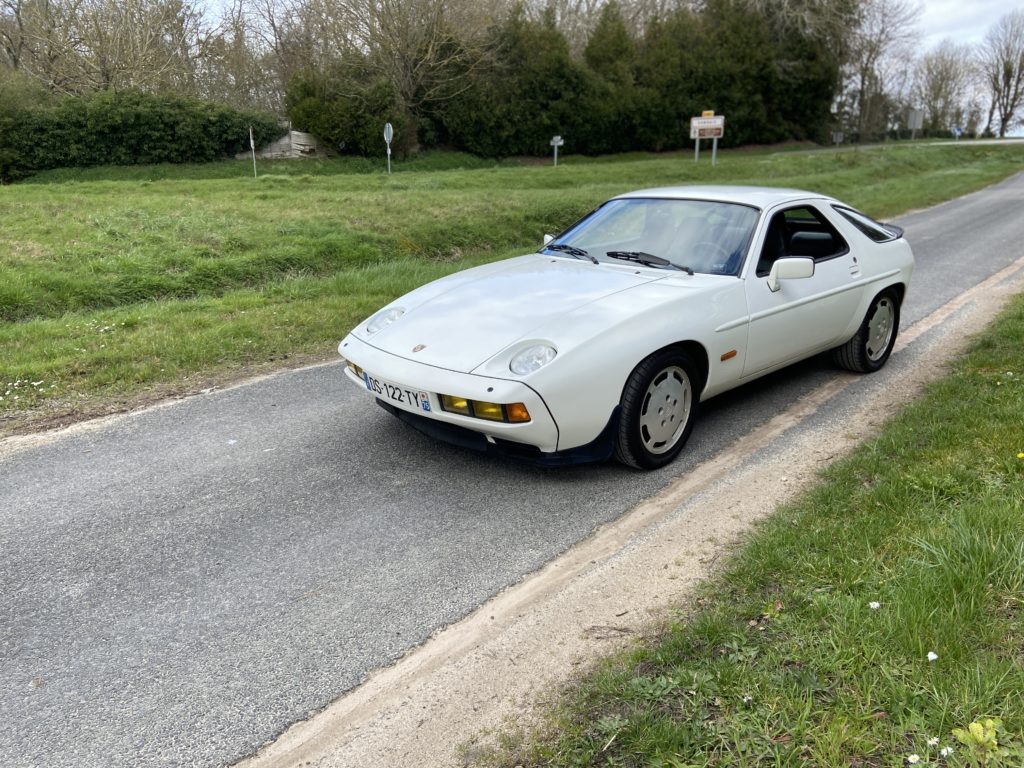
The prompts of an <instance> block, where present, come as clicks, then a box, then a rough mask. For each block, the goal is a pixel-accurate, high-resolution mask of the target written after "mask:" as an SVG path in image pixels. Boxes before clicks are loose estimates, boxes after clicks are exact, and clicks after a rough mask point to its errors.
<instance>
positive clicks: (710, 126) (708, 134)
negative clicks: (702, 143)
mask: <svg viewBox="0 0 1024 768" xmlns="http://www.w3.org/2000/svg"><path fill="white" fill-rule="evenodd" d="M724 134H725V116H724V115H715V116H714V117H691V118H690V138H691V139H720V138H722V136H723V135H724Z"/></svg>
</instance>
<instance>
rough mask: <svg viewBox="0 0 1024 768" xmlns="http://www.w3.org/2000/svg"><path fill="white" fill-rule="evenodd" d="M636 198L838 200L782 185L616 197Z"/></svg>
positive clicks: (760, 202) (769, 202)
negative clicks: (786, 187)
mask: <svg viewBox="0 0 1024 768" xmlns="http://www.w3.org/2000/svg"><path fill="white" fill-rule="evenodd" d="M635 197H656V198H662V199H665V198H668V199H674V200H710V201H713V202H723V203H742V204H745V205H752V206H755V207H757V208H770V207H772V206H775V205H779V204H784V203H790V202H795V201H797V200H807V199H811V198H813V199H818V200H830V201H832V202H838V201H836V200H834V199H833V198H831V197H828V196H827V195H822V194H818V193H816V192H808V191H806V190H803V189H785V188H782V187H748V186H742V185H731V184H719V185H696V184H695V185H693V186H680V187H657V188H654V189H638V190H636V191H635V192H627V193H626V194H624V195H618V196H617V197H616V198H615V199H621V198H635Z"/></svg>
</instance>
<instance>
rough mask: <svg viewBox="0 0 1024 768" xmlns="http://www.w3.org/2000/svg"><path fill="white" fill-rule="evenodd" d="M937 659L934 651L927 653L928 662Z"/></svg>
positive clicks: (937, 655)
mask: <svg viewBox="0 0 1024 768" xmlns="http://www.w3.org/2000/svg"><path fill="white" fill-rule="evenodd" d="M937 658H939V654H937V653H936V652H935V651H928V661H935V660H936V659H937Z"/></svg>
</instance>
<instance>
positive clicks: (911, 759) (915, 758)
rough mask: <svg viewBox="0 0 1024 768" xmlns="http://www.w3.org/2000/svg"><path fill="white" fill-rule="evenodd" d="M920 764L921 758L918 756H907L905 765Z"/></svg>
mask: <svg viewBox="0 0 1024 768" xmlns="http://www.w3.org/2000/svg"><path fill="white" fill-rule="evenodd" d="M920 762H921V756H920V755H908V756H907V764H908V765H917V764H918V763H920Z"/></svg>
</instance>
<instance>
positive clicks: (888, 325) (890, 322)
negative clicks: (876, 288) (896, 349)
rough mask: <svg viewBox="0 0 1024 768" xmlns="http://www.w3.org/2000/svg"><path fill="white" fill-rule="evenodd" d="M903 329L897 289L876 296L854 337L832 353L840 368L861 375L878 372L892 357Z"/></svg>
mask: <svg viewBox="0 0 1024 768" xmlns="http://www.w3.org/2000/svg"><path fill="white" fill-rule="evenodd" d="M899 327H900V302H899V298H898V297H897V295H896V292H895V291H894V290H892V289H891V288H890V289H887V290H884V291H882V292H881V293H880V294H878V295H877V296H875V298H874V300H873V301H872V302H871V305H870V306H869V307H868V312H867V314H866V315H865V316H864V321H863V322H862V323H861V324H860V328H858V329H857V333H855V334H854V336H853V338H852V339H850V340H849V341H848V342H846V343H845V344H843V345H842V346H839V347H836V348H835V349H833V350H832V359H833V360H834V361H835V363H836V365H839V366H841V367H843V368H846V369H847V370H850V371H856V372H857V373H872V372H874V371H877V370H878V369H879V368H881V367H882V366H883V365H885V361H886V360H888V359H889V355H890V354H892V348H893V346H894V345H895V344H896V334H897V333H898V331H899Z"/></svg>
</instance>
